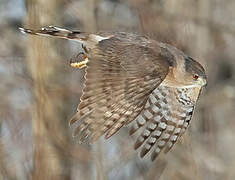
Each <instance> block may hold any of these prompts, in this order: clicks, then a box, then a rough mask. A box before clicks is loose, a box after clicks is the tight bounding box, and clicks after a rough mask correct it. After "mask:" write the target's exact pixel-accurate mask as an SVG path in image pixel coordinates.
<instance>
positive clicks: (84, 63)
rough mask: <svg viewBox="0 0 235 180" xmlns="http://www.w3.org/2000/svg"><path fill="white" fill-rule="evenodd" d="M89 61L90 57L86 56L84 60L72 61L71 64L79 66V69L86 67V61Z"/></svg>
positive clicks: (74, 66) (75, 66)
mask: <svg viewBox="0 0 235 180" xmlns="http://www.w3.org/2000/svg"><path fill="white" fill-rule="evenodd" d="M87 62H88V58H86V59H85V60H84V61H82V62H72V63H70V65H71V66H72V67H73V68H79V69H82V68H84V67H86V63H87Z"/></svg>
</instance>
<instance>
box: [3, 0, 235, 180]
mask: <svg viewBox="0 0 235 180" xmlns="http://www.w3.org/2000/svg"><path fill="white" fill-rule="evenodd" d="M234 9H235V1H234V0H223V1H221V0H155V1H154V0H127V1H124V0H25V1H23V0H1V1H0V179H13V180H14V179H76V180H77V179H79V180H83V179H84V180H87V179H88V180H89V179H101V180H102V179H111V180H124V179H137V180H142V179H149V180H152V179H160V180H168V179H169V180H201V179H203V180H204V179H205V180H221V179H223V180H233V179H235V150H234V148H235V140H234V137H235V59H234V57H235V49H234V46H235V44H234V42H235V10H234ZM46 25H57V26H60V27H66V28H71V29H80V30H84V31H90V32H92V31H99V30H114V31H134V32H140V33H143V34H146V35H149V36H150V37H152V38H154V39H157V40H159V41H162V42H167V43H170V44H172V45H175V46H176V47H178V48H180V49H182V50H183V51H184V52H185V53H187V54H188V55H190V56H192V57H194V58H196V59H197V60H198V61H199V62H200V63H201V64H203V65H204V67H205V69H206V71H207V74H208V86H207V87H206V89H204V90H203V92H202V95H201V97H200V99H199V102H198V106H197V108H196V111H195V113H194V117H193V121H192V124H191V126H190V128H189V130H188V132H187V133H186V134H185V136H184V138H183V139H182V140H181V141H180V142H179V143H177V145H176V146H175V147H174V148H173V150H172V151H171V152H170V153H169V154H167V155H166V156H161V157H160V158H159V159H158V160H157V161H155V162H153V163H151V162H150V160H149V158H148V157H147V158H145V159H140V158H139V157H138V154H137V152H135V151H134V150H133V147H132V146H133V143H134V141H133V138H132V137H129V136H128V128H123V129H122V130H121V131H120V132H119V133H117V135H115V136H114V137H112V138H111V139H110V140H108V141H105V142H104V140H103V139H101V140H100V141H99V142H97V143H95V144H94V145H92V146H89V145H86V144H85V145H80V144H78V142H76V140H74V139H72V138H71V130H70V129H69V127H68V121H69V119H70V117H71V116H72V115H73V113H75V111H76V106H77V104H78V103H79V97H80V95H81V89H82V86H83V85H82V84H83V81H84V79H83V74H84V72H83V71H78V70H77V69H73V68H71V67H70V65H69V59H70V58H71V57H72V56H74V55H76V53H78V51H79V49H80V48H81V47H80V45H79V44H76V43H73V42H68V41H66V40H58V39H52V38H44V37H43V38H42V37H31V36H25V35H23V34H20V32H19V30H18V27H21V26H23V27H30V28H39V27H41V26H46Z"/></svg>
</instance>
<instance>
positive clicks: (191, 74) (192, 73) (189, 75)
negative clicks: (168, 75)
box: [184, 56, 207, 87]
mask: <svg viewBox="0 0 235 180" xmlns="http://www.w3.org/2000/svg"><path fill="white" fill-rule="evenodd" d="M184 70H185V76H184V80H185V81H186V82H187V84H188V85H192V86H200V87H203V86H205V85H206V84H207V77H206V73H205V70H204V68H203V67H202V65H201V64H200V63H198V62H197V61H195V60H194V59H193V58H191V57H189V56H186V57H184Z"/></svg>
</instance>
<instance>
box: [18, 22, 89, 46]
mask: <svg viewBox="0 0 235 180" xmlns="http://www.w3.org/2000/svg"><path fill="white" fill-rule="evenodd" d="M19 29H20V31H21V32H22V33H24V34H31V35H40V36H54V37H58V38H64V39H69V40H74V41H79V42H81V43H84V42H85V41H87V40H88V38H89V34H88V33H85V32H81V31H71V30H67V29H63V28H59V27H56V26H48V27H43V28H41V29H40V30H32V29H26V28H19Z"/></svg>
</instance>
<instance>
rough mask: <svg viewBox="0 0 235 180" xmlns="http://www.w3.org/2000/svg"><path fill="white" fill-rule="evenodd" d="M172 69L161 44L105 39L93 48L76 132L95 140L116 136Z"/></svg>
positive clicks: (83, 137)
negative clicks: (154, 48) (148, 45)
mask: <svg viewBox="0 0 235 180" xmlns="http://www.w3.org/2000/svg"><path fill="white" fill-rule="evenodd" d="M168 69H169V66H168V64H167V62H166V61H165V60H164V59H163V57H161V55H160V51H158V50H157V48H156V50H152V49H151V48H148V47H146V46H141V45H135V44H128V43H121V42H120V40H119V39H115V38H114V39H109V40H103V41H101V42H100V43H99V46H98V47H97V48H96V49H94V50H92V51H91V52H90V55H89V62H88V63H87V69H86V75H85V79H86V81H85V88H84V90H83V95H82V97H81V103H80V105H79V106H78V112H77V113H76V114H75V116H74V117H73V118H72V119H71V121H70V124H71V125H72V124H76V127H75V132H74V135H75V136H76V135H80V140H81V141H83V140H85V139H87V138H90V141H91V142H93V141H95V140H96V139H97V138H99V137H100V136H102V135H103V134H106V135H105V137H106V138H109V137H110V136H112V135H113V134H114V133H115V132H117V131H118V130H119V129H120V128H121V127H122V126H123V125H124V124H126V123H127V122H130V121H132V120H134V119H135V118H136V117H137V116H138V115H139V113H140V112H141V110H142V109H143V107H144V105H145V103H146V101H147V99H148V96H149V94H150V93H151V92H152V90H154V89H155V88H156V87H157V86H158V85H159V84H160V83H161V82H162V80H163V79H164V78H165V76H166V75H167V73H168ZM75 122H76V123H75Z"/></svg>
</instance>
